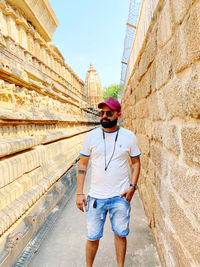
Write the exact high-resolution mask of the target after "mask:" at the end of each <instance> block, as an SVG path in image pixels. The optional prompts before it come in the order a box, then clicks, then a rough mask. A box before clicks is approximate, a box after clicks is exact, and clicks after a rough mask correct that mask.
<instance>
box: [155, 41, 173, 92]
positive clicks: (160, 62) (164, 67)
mask: <svg viewBox="0 0 200 267" xmlns="http://www.w3.org/2000/svg"><path fill="white" fill-rule="evenodd" d="M172 50H173V47H172V41H170V42H168V43H167V45H166V46H164V47H163V48H162V50H160V51H159V52H158V54H157V57H156V88H157V89H159V88H160V87H161V86H163V85H164V84H165V83H167V82H168V80H169V79H170V78H171V76H172V73H173V64H172Z"/></svg>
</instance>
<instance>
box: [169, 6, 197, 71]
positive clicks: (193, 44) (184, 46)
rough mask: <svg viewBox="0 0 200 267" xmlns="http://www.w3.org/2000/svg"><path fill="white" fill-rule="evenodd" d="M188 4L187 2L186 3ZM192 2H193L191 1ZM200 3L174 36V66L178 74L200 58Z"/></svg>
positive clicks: (192, 9)
mask: <svg viewBox="0 0 200 267" xmlns="http://www.w3.org/2000/svg"><path fill="white" fill-rule="evenodd" d="M184 2H185V3H186V1H184ZM189 2H191V1H189ZM199 9H200V2H199V1H196V3H195V4H194V5H193V6H192V8H191V9H190V11H189V12H188V13H187V15H186V16H185V17H184V21H183V23H182V24H181V25H180V26H179V27H177V29H176V32H175V36H174V44H173V46H174V48H173V66H174V70H175V71H176V72H179V71H180V70H182V69H184V68H185V67H186V66H189V65H190V64H192V63H194V62H195V61H196V60H198V59H199V58H200V50H199V43H200V16H199Z"/></svg>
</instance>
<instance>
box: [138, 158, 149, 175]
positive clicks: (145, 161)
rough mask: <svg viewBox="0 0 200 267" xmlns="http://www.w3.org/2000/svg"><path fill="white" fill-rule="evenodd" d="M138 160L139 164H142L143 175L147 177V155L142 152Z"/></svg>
mask: <svg viewBox="0 0 200 267" xmlns="http://www.w3.org/2000/svg"><path fill="white" fill-rule="evenodd" d="M140 160H141V166H142V170H143V173H144V175H145V177H148V176H147V174H148V171H149V157H147V156H146V155H144V154H142V155H141V156H140Z"/></svg>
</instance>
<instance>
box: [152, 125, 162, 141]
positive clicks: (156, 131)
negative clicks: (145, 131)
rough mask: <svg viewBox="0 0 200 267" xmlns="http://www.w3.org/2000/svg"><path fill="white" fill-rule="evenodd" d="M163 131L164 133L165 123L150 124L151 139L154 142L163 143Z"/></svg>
mask: <svg viewBox="0 0 200 267" xmlns="http://www.w3.org/2000/svg"><path fill="white" fill-rule="evenodd" d="M164 131H165V123H164V122H154V123H153V124H152V138H153V140H155V141H158V142H160V143H161V144H162V143H163V139H164V136H163V135H164Z"/></svg>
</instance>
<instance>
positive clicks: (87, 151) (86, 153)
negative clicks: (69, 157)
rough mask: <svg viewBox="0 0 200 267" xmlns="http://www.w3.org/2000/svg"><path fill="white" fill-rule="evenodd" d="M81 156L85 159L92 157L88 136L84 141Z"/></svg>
mask: <svg viewBox="0 0 200 267" xmlns="http://www.w3.org/2000/svg"><path fill="white" fill-rule="evenodd" d="M80 155H81V156H85V157H89V156H90V145H89V142H88V134H87V135H86V137H85V139H84V142H83V145H82V149H81V152H80Z"/></svg>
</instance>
